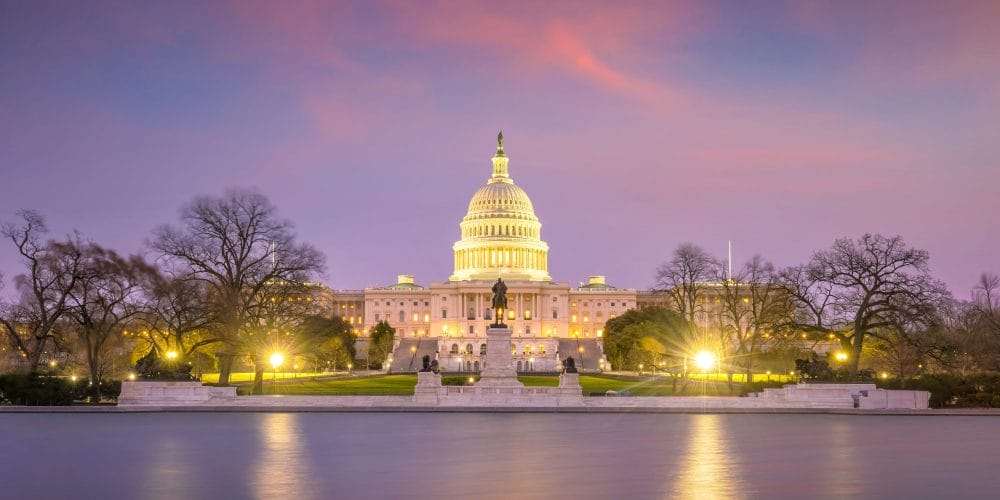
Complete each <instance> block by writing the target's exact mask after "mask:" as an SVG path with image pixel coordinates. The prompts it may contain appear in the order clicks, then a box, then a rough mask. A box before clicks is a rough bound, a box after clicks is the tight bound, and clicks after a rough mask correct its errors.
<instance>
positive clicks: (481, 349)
mask: <svg viewBox="0 0 1000 500" xmlns="http://www.w3.org/2000/svg"><path fill="white" fill-rule="evenodd" d="M479 354H481V355H483V356H485V355H486V344H479Z"/></svg>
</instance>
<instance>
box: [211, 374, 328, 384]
mask: <svg viewBox="0 0 1000 500" xmlns="http://www.w3.org/2000/svg"><path fill="white" fill-rule="evenodd" d="M320 375H332V374H330V373H315V372H298V373H291V372H288V373H282V372H278V373H277V374H275V373H273V372H270V371H268V372H264V378H265V379H267V381H268V382H271V380H273V379H274V378H275V377H277V379H278V380H294V379H296V378H303V377H316V376H320ZM201 381H202V382H204V383H206V384H215V383H218V382H219V374H218V373H203V374H202V375H201ZM229 382H230V383H233V384H240V383H243V382H253V372H233V373H230V374H229Z"/></svg>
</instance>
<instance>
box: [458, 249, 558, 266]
mask: <svg viewBox="0 0 1000 500" xmlns="http://www.w3.org/2000/svg"><path fill="white" fill-rule="evenodd" d="M488 267H510V268H514V269H539V270H542V271H548V270H549V269H548V268H549V265H548V259H546V255H545V251H544V250H531V249H525V248H505V247H500V248H485V249H484V248H476V249H469V250H459V251H457V252H455V269H482V268H488Z"/></svg>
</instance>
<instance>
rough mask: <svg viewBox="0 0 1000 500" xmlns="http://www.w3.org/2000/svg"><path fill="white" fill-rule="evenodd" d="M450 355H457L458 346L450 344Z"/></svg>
mask: <svg viewBox="0 0 1000 500" xmlns="http://www.w3.org/2000/svg"><path fill="white" fill-rule="evenodd" d="M451 353H452V354H458V344H452V345H451Z"/></svg>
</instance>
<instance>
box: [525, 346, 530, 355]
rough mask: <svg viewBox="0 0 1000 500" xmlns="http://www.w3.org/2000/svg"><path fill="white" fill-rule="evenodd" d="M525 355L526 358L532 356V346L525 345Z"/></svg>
mask: <svg viewBox="0 0 1000 500" xmlns="http://www.w3.org/2000/svg"><path fill="white" fill-rule="evenodd" d="M524 355H525V356H530V355H531V344H524Z"/></svg>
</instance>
